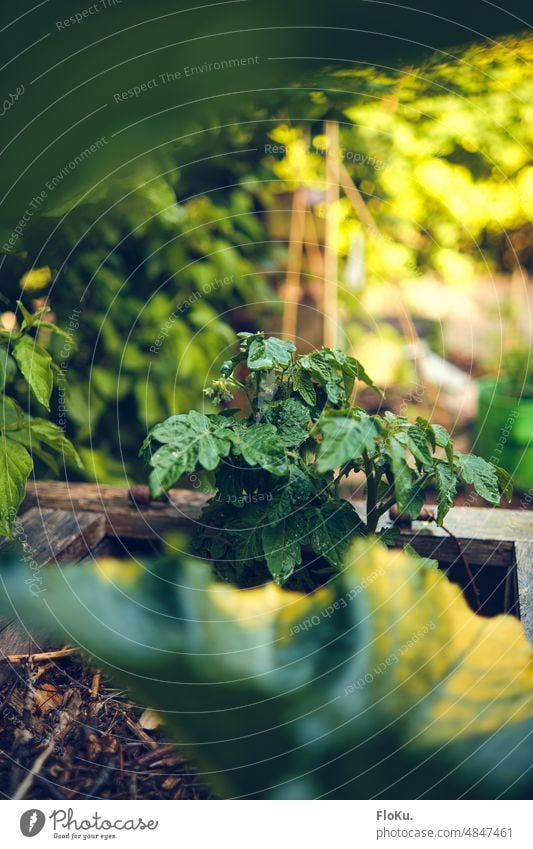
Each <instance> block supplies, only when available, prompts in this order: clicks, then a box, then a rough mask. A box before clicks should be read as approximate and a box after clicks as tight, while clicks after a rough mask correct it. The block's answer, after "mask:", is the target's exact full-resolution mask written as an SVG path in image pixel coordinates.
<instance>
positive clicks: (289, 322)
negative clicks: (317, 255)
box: [281, 186, 307, 340]
mask: <svg viewBox="0 0 533 849" xmlns="http://www.w3.org/2000/svg"><path fill="white" fill-rule="evenodd" d="M306 203H307V196H306V191H305V189H304V187H303V186H299V187H298V188H297V189H296V191H295V192H294V194H293V197H292V212H291V231H290V236H289V258H288V262H287V276H286V279H285V284H284V286H283V290H282V297H283V302H284V303H283V318H282V326H281V335H282V337H283V338H284V339H290V340H294V338H295V336H296V331H297V327H298V305H299V302H300V297H301V292H302V287H301V280H300V275H301V271H302V249H303V241H304V231H305V210H306Z"/></svg>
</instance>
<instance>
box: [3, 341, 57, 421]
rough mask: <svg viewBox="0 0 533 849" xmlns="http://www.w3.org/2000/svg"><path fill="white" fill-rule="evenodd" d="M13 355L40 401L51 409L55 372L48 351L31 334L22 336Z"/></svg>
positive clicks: (14, 348)
mask: <svg viewBox="0 0 533 849" xmlns="http://www.w3.org/2000/svg"><path fill="white" fill-rule="evenodd" d="M13 357H14V358H15V360H16V361H17V365H18V367H19V369H20V370H21V372H22V374H23V376H24V379H25V380H26V382H27V383H28V385H29V386H30V388H31V390H32V392H33V394H34V395H35V397H36V398H37V400H38V401H39V403H40V404H42V405H43V406H44V407H46V409H47V410H49V409H50V395H51V394H52V389H53V386H54V374H53V370H52V357H51V356H50V354H49V353H48V351H47V350H45V348H42V347H41V346H40V345H38V344H37V342H35V340H34V339H32V338H31V337H30V336H22V337H21V338H20V339H19V340H18V342H17V343H16V344H15V346H14V347H13Z"/></svg>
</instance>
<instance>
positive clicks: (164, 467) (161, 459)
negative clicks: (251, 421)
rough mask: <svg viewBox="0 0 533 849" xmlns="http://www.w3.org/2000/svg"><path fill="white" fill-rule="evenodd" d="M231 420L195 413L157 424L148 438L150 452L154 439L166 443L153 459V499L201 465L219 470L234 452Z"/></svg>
mask: <svg viewBox="0 0 533 849" xmlns="http://www.w3.org/2000/svg"><path fill="white" fill-rule="evenodd" d="M233 424H234V421H233V420H232V419H225V418H224V417H223V416H204V415H202V414H201V413H197V412H196V411H195V410H193V411H191V412H190V413H187V414H180V415H177V416H171V417H170V418H169V419H167V420H166V421H164V422H162V423H161V424H158V425H156V426H155V427H154V428H153V429H152V430H151V431H150V433H149V435H148V437H147V438H146V440H145V442H144V444H143V449H141V450H144V451H147V450H148V449H149V447H150V445H151V443H152V440H157V441H158V442H161V443H163V444H162V446H161V448H159V449H158V450H157V451H155V452H154V453H153V454H152V455H151V457H150V465H151V466H152V467H153V471H152V472H151V473H150V477H149V484H150V488H151V491H152V495H153V496H154V497H158V496H159V495H161V494H162V493H163V492H164V491H165V490H167V489H170V487H171V486H173V485H174V484H175V483H176V482H177V481H178V480H179V479H180V477H181V476H182V475H184V474H186V473H189V472H193V471H194V470H195V469H196V467H197V466H198V465H199V466H201V467H202V468H204V469H206V471H213V470H214V469H216V468H217V466H218V464H219V462H220V459H221V458H223V457H227V456H228V454H229V452H230V449H231V441H230V435H229V434H230V431H231V427H232V425H233Z"/></svg>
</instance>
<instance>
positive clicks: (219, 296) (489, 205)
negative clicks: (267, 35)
mask: <svg viewBox="0 0 533 849" xmlns="http://www.w3.org/2000/svg"><path fill="white" fill-rule="evenodd" d="M532 44H533V42H532V41H531V40H527V39H523V40H521V41H516V42H515V41H506V42H504V43H502V44H498V45H496V44H495V45H492V46H490V47H489V46H486V45H485V46H483V48H479V47H475V48H474V47H473V48H470V49H469V50H467V51H462V52H460V53H458V54H457V55H456V56H452V55H450V54H448V55H447V56H446V62H444V61H443V60H442V57H440V58H437V59H433V60H430V61H428V62H426V64H425V65H423V66H422V67H421V68H419V69H417V70H415V69H404V70H403V71H398V70H393V69H391V68H388V67H387V68H386V69H385V68H383V69H380V70H379V71H376V70H375V69H369V68H361V67H358V68H357V67H356V68H348V69H347V68H346V66H345V65H340V64H339V63H337V64H335V63H332V64H331V67H330V69H329V70H328V72H327V73H326V72H325V71H324V69H321V70H320V72H317V73H316V75H315V76H314V77H313V76H310V77H309V78H308V80H307V82H308V83H309V85H308V86H307V85H306V86H302V88H301V89H298V88H294V89H291V90H290V92H289V91H288V90H287V89H281V90H279V91H276V92H272V93H270V95H269V98H270V99H269V105H268V106H266V105H265V104H264V103H262V102H254V104H253V108H251V106H250V103H248V109H249V111H250V110H251V112H250V114H251V119H250V120H249V121H243V122H242V123H230V124H228V126H226V127H214V128H213V129H210V130H209V131H208V132H200V131H199V130H195V131H194V132H193V133H191V134H190V135H189V136H187V137H184V138H182V139H181V140H180V142H179V144H176V143H173V144H168V145H166V146H165V148H164V150H165V153H164V154H163V153H160V152H159V153H158V154H157V156H151V157H148V158H144V159H143V164H142V166H139V165H138V166H136V168H135V170H134V171H130V173H129V176H124V173H123V171H122V170H121V171H120V172H119V173H117V174H116V175H115V176H114V177H113V178H112V179H108V180H104V181H103V182H102V183H100V184H98V183H97V184H96V185H95V186H94V187H93V189H92V190H91V192H90V194H89V197H88V199H85V200H86V202H84V203H83V204H80V205H79V206H78V205H76V201H77V199H78V197H79V196H80V193H81V188H80V187H79V186H78V185H77V183H76V181H73V183H72V185H71V184H70V182H69V181H67V183H68V188H69V190H70V192H71V194H70V196H64V194H62V193H60V192H59V191H58V192H57V193H55V194H54V208H53V209H50V210H48V211H47V212H48V213H49V214H47V216H43V215H39V216H38V215H36V216H35V217H34V219H32V222H31V226H28V228H27V230H26V231H25V233H24V248H25V250H24V252H20V253H18V254H15V255H10V256H6V257H4V259H3V262H2V264H1V267H0V286H1V290H2V292H3V293H4V294H5V295H6V296H7V297H8V299H9V301H11V303H14V301H15V299H16V297H18V296H19V295H20V287H19V281H21V280H22V286H23V293H22V297H23V300H24V301H25V303H26V304H27V305H29V304H30V301H31V300H32V299H34V298H35V297H37V296H44V295H46V296H47V297H48V301H49V303H50V304H51V306H52V308H53V310H54V312H55V314H56V319H57V322H58V323H59V324H60V325H62V326H65V327H69V326H70V329H71V330H72V331H73V336H74V340H75V343H76V350H74V348H73V349H72V352H70V354H69V356H68V359H67V362H66V368H65V369H64V371H65V375H66V377H67V379H68V382H69V387H70V388H69V394H68V400H69V409H68V416H69V426H68V430H69V435H71V436H72V437H73V439H74V441H75V443H76V445H77V446H78V447H79V448H80V452H81V454H82V456H83V458H84V461H85V467H86V472H85V474H86V475H87V476H89V477H92V478H98V479H99V480H102V481H103V482H105V481H107V482H119V481H122V480H123V478H124V473H126V474H127V475H133V476H139V475H141V476H142V474H143V473H142V471H141V469H142V467H141V463H140V461H139V460H138V459H137V457H136V451H137V446H138V445H139V444H140V443H141V442H142V440H143V438H144V436H145V434H146V432H147V430H148V429H149V428H150V427H151V426H152V425H153V424H154V423H155V422H157V421H159V420H161V419H163V418H165V417H166V416H168V415H171V414H173V413H179V412H183V411H186V410H188V409H191V408H195V407H198V405H199V403H200V401H201V398H202V389H203V386H204V379H209V376H210V371H212V369H213V368H216V367H217V366H218V365H219V363H220V361H221V359H223V358H224V349H225V348H227V347H228V346H230V345H231V344H232V343H233V341H234V335H233V332H232V330H230V327H232V328H233V329H235V330H240V329H243V327H248V328H251V329H254V326H255V328H257V326H261V327H266V328H267V329H275V323H276V314H277V311H278V309H279V305H278V304H277V302H276V295H275V287H274V285H273V284H274V283H277V282H278V281H279V280H280V279H281V276H282V274H283V268H284V265H285V262H286V243H285V241H284V238H280V237H278V236H277V235H276V234H274V235H273V234H272V231H271V229H270V222H269V221H268V219H267V217H266V215H265V214H264V213H265V211H266V210H267V209H269V208H280V207H283V203H282V199H283V194H284V193H286V192H287V191H292V190H293V189H294V188H295V186H296V185H301V184H304V185H306V186H307V187H308V188H309V190H310V193H311V195H312V196H313V209H314V212H315V214H316V218H317V221H318V222H319V224H320V218H321V217H323V215H324V212H325V205H324V197H323V190H324V185H325V182H324V181H325V157H324V136H323V121H324V119H325V118H336V119H337V120H339V122H340V124H341V144H342V149H343V161H344V164H345V165H346V167H347V169H348V171H349V172H350V175H351V177H352V178H353V180H354V182H355V184H356V185H357V187H358V188H359V190H360V192H361V194H362V196H363V197H364V198H365V200H366V202H367V205H368V208H369V210H370V212H371V213H372V215H373V216H374V218H375V221H376V223H377V225H378V228H379V231H380V236H379V237H372V236H368V237H366V240H365V244H364V251H365V252H366V260H365V269H366V270H365V279H366V281H367V282H368V283H370V284H372V283H376V282H380V281H395V282H401V281H402V280H405V279H408V278H413V277H414V278H416V277H418V276H420V275H422V274H424V273H426V272H432V271H436V272H437V274H438V275H440V276H441V277H442V278H443V279H444V280H446V281H448V282H450V283H453V284H465V283H468V281H469V280H470V279H471V278H472V276H473V275H474V274H475V273H477V272H479V271H482V272H483V271H484V272H486V270H487V268H489V269H490V270H494V271H506V270H508V269H509V268H511V267H513V266H514V265H515V264H516V262H517V261H520V262H521V263H522V264H523V265H525V266H526V268H528V267H530V264H531V256H530V248H529V241H528V238H527V236H528V230H527V228H528V222H529V220H530V218H531V212H532V208H531V191H530V187H531V183H532V180H533V167H532V165H531V153H530V151H531V141H532V139H533V112H532V107H531V105H530V104H531V100H532V95H533V82H532V80H531V76H530V75H528V74H527V73H526V72H525V70H524V69H525V67H526V63H527V62H528V61H530V60H531V54H532V51H533V47H532ZM272 143H274V144H278V145H280V146H281V148H282V149H283V152H282V153H278V154H272V153H271V152H269V151H270V148H269V147H268V146H269V145H271V144H272ZM94 164H95V165H96V162H95V163H94ZM78 189H79V191H78ZM88 200H90V202H87V201H88ZM51 213H53V216H56V217H53V216H52V215H51ZM59 215H61V216H63V217H62V218H60V219H58V218H57V216H59ZM281 218H282V220H283V223H284V227H285V230H286V232H287V233H288V224H289V215H288V210H286V209H282V212H281ZM337 219H338V234H339V250H340V253H341V258H342V265H341V284H342V285H341V291H342V297H343V299H344V310H345V314H344V318H346V319H348V320H353V318H355V317H357V310H358V289H357V285H356V286H355V287H354V286H352V287H351V284H350V281H349V279H348V278H349V276H350V271H349V266H350V263H351V262H352V261H353V248H354V243H357V240H358V239H359V238H360V237H361V232H362V228H361V224H360V221H359V219H358V217H357V215H356V214H355V212H354V210H353V207H352V205H351V204H350V202H349V201H348V200H347V199H346V198H341V200H340V201H339V204H338V210H337ZM21 246H22V243H21ZM34 267H35V268H37V269H42V268H43V267H44V268H51V269H52V276H53V282H52V283H51V284H49V283H48V276H47V275H46V274H44V276H43V273H42V271H39V270H37V271H31V269H32V268H34ZM28 271H30V273H29V274H28ZM73 311H77V312H76V313H75V314H74V321H73V322H72V321H71V319H72V318H73ZM73 324H75V325H76V327H73ZM345 329H346V331H347V334H348V336H349V337H350V338H351V339H352V341H353V340H354V339H355V337H356V335H357V334H356V333H355V331H353V330H350V328H349V325H348V323H347V324H346V328H345ZM350 334H351V335H350ZM50 345H51V346H52V348H54V351H53V353H54V354H56V355H57V354H58V353H60V350H59V348H58V346H59V342H58V341H56V342H54V341H53V340H51V341H50ZM219 351H220V352H221V355H220V359H217V358H218V357H219V354H218V352H219ZM204 376H205V377H204ZM56 400H57V399H56Z"/></svg>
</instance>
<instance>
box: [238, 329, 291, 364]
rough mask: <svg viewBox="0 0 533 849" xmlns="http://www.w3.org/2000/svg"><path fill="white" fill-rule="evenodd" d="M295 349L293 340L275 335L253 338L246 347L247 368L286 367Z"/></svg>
mask: <svg viewBox="0 0 533 849" xmlns="http://www.w3.org/2000/svg"><path fill="white" fill-rule="evenodd" d="M295 350H296V347H295V345H294V343H293V342H286V341H284V340H283V339H277V338H276V337H275V336H269V337H268V338H267V339H263V338H259V339H254V340H253V341H252V342H251V344H250V346H249V348H248V360H247V365H248V368H249V369H250V370H251V371H270V370H271V369H275V368H282V369H286V368H288V367H289V366H290V364H291V362H292V354H293V353H294V351H295Z"/></svg>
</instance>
